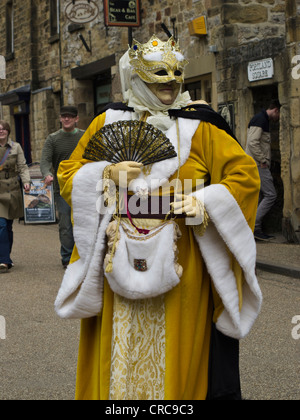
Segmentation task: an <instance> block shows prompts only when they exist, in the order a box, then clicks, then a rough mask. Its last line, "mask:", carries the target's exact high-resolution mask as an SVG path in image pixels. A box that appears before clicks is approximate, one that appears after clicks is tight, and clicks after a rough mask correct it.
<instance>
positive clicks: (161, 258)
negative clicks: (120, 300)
mask: <svg viewBox="0 0 300 420" xmlns="http://www.w3.org/2000/svg"><path fill="white" fill-rule="evenodd" d="M106 234H107V237H108V253H107V255H106V258H105V261H104V267H105V268H106V273H105V275H106V278H107V280H108V282H109V285H110V287H111V289H112V290H113V291H114V292H115V293H117V294H119V295H121V296H124V297H126V298H128V299H145V298H150V297H155V296H158V295H161V294H163V293H166V292H168V291H169V290H171V289H172V288H173V287H175V286H176V285H177V284H178V283H179V281H180V277H181V276H182V267H181V266H180V265H179V264H178V263H177V257H178V250H177V239H178V238H180V237H181V232H180V229H179V227H178V225H177V223H175V222H174V221H166V222H164V223H163V224H162V225H160V226H159V227H157V228H155V229H152V230H151V231H150V232H149V233H148V234H146V235H145V234H138V233H137V231H135V230H134V228H132V227H131V226H130V225H129V224H126V222H123V221H122V222H121V223H118V222H117V221H115V220H114V221H112V222H111V223H110V224H109V226H108V228H107V231H106ZM116 235H117V241H115V238H116ZM114 246H115V250H114V251H113V247H114ZM112 254H113V259H112V260H111V258H112ZM111 262H112V267H110V269H109V270H107V267H108V265H109V264H110V263H111Z"/></svg>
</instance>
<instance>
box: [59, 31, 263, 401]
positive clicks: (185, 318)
mask: <svg viewBox="0 0 300 420" xmlns="http://www.w3.org/2000/svg"><path fill="white" fill-rule="evenodd" d="M186 64H187V62H186V60H185V59H184V56H183V55H182V53H181V51H180V48H179V45H178V43H177V42H176V41H175V40H174V39H173V38H170V39H169V40H168V41H167V42H162V41H161V40H160V39H158V38H157V37H156V36H155V35H154V36H153V37H152V38H151V39H150V40H149V41H148V42H147V43H146V44H140V43H139V42H137V41H134V43H133V45H132V47H131V48H130V49H129V50H128V51H127V53H126V54H125V55H124V56H123V57H122V59H121V60H120V76H121V81H122V88H123V96H124V100H125V101H126V103H119V104H112V105H110V106H109V107H107V109H106V110H105V112H104V113H102V114H101V115H99V116H98V117H96V118H95V120H94V121H93V122H92V123H91V125H90V127H89V128H88V130H87V131H86V133H85V134H84V136H83V137H82V139H81V140H80V142H79V144H78V146H77V148H76V149H75V151H74V152H73V154H72V155H71V157H70V159H69V160H68V161H64V162H62V163H61V165H60V168H59V171H58V179H59V182H60V186H61V193H62V195H63V197H64V198H65V200H66V201H67V202H68V203H69V204H70V205H71V206H72V208H73V216H74V233H75V242H76V247H75V249H74V252H73V255H72V260H71V264H70V265H69V267H68V270H67V271H66V273H65V276H64V279H63V284H62V287H61V289H60V292H59V294H58V297H57V299H56V310H57V312H58V314H59V315H60V316H61V317H65V318H82V319H83V321H82V330H81V339H80V346H79V358H78V371H77V389H76V398H77V399H111V400H122V399H124V400H137V399H150V400H154V399H155V400H160V399H166V400H184V399H187V400H194V399H195V400H200V399H217V398H227V399H240V397H241V395H240V383H239V372H238V339H240V338H242V337H244V336H245V335H247V334H248V332H249V331H250V329H251V327H252V325H253V323H254V321H255V319H256V317H257V315H258V313H259V310H260V305H261V292H260V288H259V286H258V282H257V279H256V276H255V259H256V252H255V241H254V238H253V232H252V230H251V229H253V227H254V222H255V213H256V208H257V202H258V193H259V176H258V172H257V168H256V165H255V162H254V161H253V159H252V158H250V157H249V156H247V155H246V153H245V152H244V151H243V149H242V148H241V146H240V145H239V144H238V142H237V141H236V140H235V139H234V138H233V137H232V135H231V134H230V130H229V129H228V127H227V125H226V124H225V123H224V120H223V119H222V118H221V117H220V116H218V114H216V113H215V112H214V111H213V110H212V109H211V108H210V107H209V106H207V105H199V104H194V103H192V102H191V99H190V96H189V93H188V92H182V86H183V81H184V67H185V65H186ZM146 124H149V125H146ZM153 127H154V128H153ZM160 132H161V133H163V135H162V134H160ZM109 133H110V134H109ZM141 133H142V134H141ZM149 133H153V136H150V137H149ZM159 136H162V138H165V137H166V138H167V139H169V141H170V142H171V144H172V147H173V148H174V150H175V151H176V156H175V157H174V156H173V157H170V156H168V157H169V159H168V160H162V161H159V160H155V159H154V163H150V164H146V163H145V164H144V165H143V166H141V163H139V162H137V161H136V160H135V159H133V158H132V159H130V157H132V156H135V154H136V153H137V155H139V153H140V150H141V148H140V145H141V147H142V145H143V141H144V139H145V138H146V139H147V146H148V147H146V150H145V153H146V155H151V154H152V155H153V156H154V157H156V158H157V154H158V153H159V152H161V150H162V149H163V145H164V144H165V142H166V140H164V141H162V143H160V144H161V147H159V146H157V144H156V143H155V142H156V139H157V138H158V137H159ZM164 136H165V137H164ZM95 138H96V139H98V141H99V144H100V146H99V147H100V149H101V150H103V151H104V152H106V151H107V148H109V147H110V146H111V145H113V144H114V147H113V149H115V153H112V154H111V158H108V157H107V158H105V159H103V158H102V159H101V158H99V159H98V161H97V159H94V158H93V152H95V155H96V156H98V152H97V150H98V149H97V143H95ZM105 138H108V143H107V144H106V146H105V147H104V146H103V144H102V143H104V142H105ZM127 142H128V143H129V145H128V147H127V146H126V145H127ZM137 144H138V147H137V146H136V145H137ZM154 144H155V146H154ZM171 149H172V148H171ZM124 150H125V152H124ZM123 152H124V155H125V157H127V156H129V159H128V160H127V161H126V159H123V161H121V162H118V160H116V159H115V157H116V156H117V155H118V154H119V153H123ZM133 152H134V153H133ZM100 155H101V153H100ZM121 160H122V159H121ZM126 180H127V181H126ZM188 181H189V182H188ZM200 184H201V187H202V188H199V186H200ZM179 185H181V186H183V189H180V188H179ZM185 185H189V187H190V190H189V188H188V187H187V189H186V188H185V187H184V186H185ZM166 186H170V206H169V207H167V209H165V207H163V206H162V207H160V206H155V207H156V209H157V211H156V210H155V211H152V210H150V211H149V208H150V209H151V205H152V200H155V199H157V200H158V202H159V200H160V199H161V201H163V199H165V195H164V194H165V188H166ZM172 186H173V187H172ZM124 188H126V189H128V195H129V196H130V199H129V200H127V198H126V195H123V192H122V193H121V191H122V189H124ZM168 189H169V188H167V190H168ZM102 190H103V194H102V195H100V196H99V195H97V191H99V192H100V193H101V191H102ZM116 191H117V193H116V196H118V194H119V197H120V199H119V200H117V204H116V202H115V198H114V194H115V192H116ZM172 194H173V195H172ZM157 197H158V198H157ZM131 200H133V203H138V200H140V203H142V202H143V203H146V205H144V204H143V206H142V205H141V204H138V205H136V208H134V205H132V206H131V207H130V203H132V201H131ZM126 203H127V204H126ZM130 208H131V210H130ZM121 209H122V210H121ZM123 209H125V211H123ZM139 209H140V212H139V213H140V214H139V215H138V212H136V211H134V210H139ZM170 215H171V217H170ZM185 216H187V217H185ZM208 217H209V219H210V221H208Z"/></svg>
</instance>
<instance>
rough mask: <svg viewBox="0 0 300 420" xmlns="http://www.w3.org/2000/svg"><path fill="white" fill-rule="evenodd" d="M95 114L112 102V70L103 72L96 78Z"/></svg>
mask: <svg viewBox="0 0 300 420" xmlns="http://www.w3.org/2000/svg"><path fill="white" fill-rule="evenodd" d="M94 87H95V114H96V115H98V114H99V113H100V112H101V110H102V109H103V108H104V107H105V106H106V105H107V104H108V103H110V102H111V72H110V70H109V71H107V72H105V73H101V74H100V75H98V76H97V79H96V80H95V85H94Z"/></svg>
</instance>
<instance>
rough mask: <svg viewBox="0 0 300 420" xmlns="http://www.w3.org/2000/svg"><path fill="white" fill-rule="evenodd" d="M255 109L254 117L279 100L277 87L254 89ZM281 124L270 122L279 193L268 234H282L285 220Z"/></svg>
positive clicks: (269, 218) (267, 222)
mask: <svg viewBox="0 0 300 420" xmlns="http://www.w3.org/2000/svg"><path fill="white" fill-rule="evenodd" d="M252 97H253V108H254V115H255V114H257V113H258V112H260V111H261V110H262V109H267V108H268V106H269V104H270V102H271V101H272V99H277V98H278V87H277V85H268V86H259V87H256V88H252ZM279 124H280V122H277V123H275V122H273V121H271V122H270V134H271V150H272V163H271V173H272V176H273V179H274V185H275V188H276V191H277V199H276V202H275V204H274V206H273V207H272V209H271V210H270V212H269V213H268V214H267V215H266V217H265V219H264V222H263V229H264V231H265V232H266V233H269V234H274V233H276V232H282V219H283V204H284V191H283V182H282V179H281V154H280V137H279Z"/></svg>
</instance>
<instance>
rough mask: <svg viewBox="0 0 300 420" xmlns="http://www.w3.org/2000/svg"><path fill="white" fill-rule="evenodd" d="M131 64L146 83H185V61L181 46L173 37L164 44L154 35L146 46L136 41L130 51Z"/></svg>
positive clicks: (186, 62)
mask: <svg viewBox="0 0 300 420" xmlns="http://www.w3.org/2000/svg"><path fill="white" fill-rule="evenodd" d="M129 62H130V65H131V66H132V67H133V69H134V72H135V73H136V74H137V75H138V76H139V77H140V78H141V79H142V80H143V81H144V82H146V83H169V82H172V81H174V80H175V81H176V82H177V83H183V81H184V68H185V66H186V65H187V64H188V61H187V60H185V59H184V57H183V55H182V53H181V51H180V48H179V44H178V43H177V42H176V41H175V39H174V38H173V37H171V38H170V39H169V40H168V41H167V42H162V41H160V39H158V38H157V36H156V35H153V36H152V38H151V39H150V40H149V41H148V42H147V43H146V44H140V43H139V42H138V41H136V40H134V41H133V45H132V47H131V48H130V49H129Z"/></svg>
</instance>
